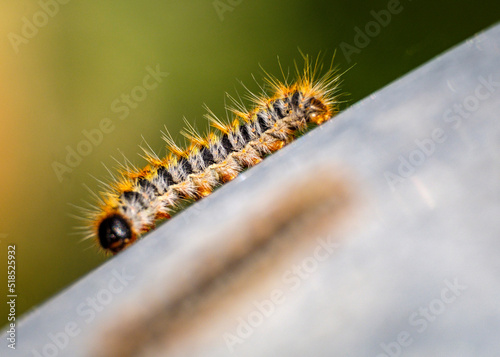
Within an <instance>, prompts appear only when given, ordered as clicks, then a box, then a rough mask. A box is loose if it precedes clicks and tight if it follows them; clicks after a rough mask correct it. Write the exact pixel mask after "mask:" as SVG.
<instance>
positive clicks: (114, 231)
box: [98, 214, 136, 253]
mask: <svg viewBox="0 0 500 357" xmlns="http://www.w3.org/2000/svg"><path fill="white" fill-rule="evenodd" d="M98 238H99V244H100V245H101V247H102V248H103V249H106V250H109V251H110V252H112V253H118V252H119V251H121V250H122V249H124V248H125V247H126V246H128V245H130V244H132V242H133V241H135V239H136V237H135V236H134V235H133V234H132V229H131V226H130V224H129V222H127V220H126V219H125V218H124V217H123V216H121V215H119V214H113V215H111V216H108V217H106V218H104V219H103V220H102V221H101V222H100V223H99V228H98Z"/></svg>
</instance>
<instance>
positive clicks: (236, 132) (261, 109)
mask: <svg viewBox="0 0 500 357" xmlns="http://www.w3.org/2000/svg"><path fill="white" fill-rule="evenodd" d="M304 62H305V63H304V69H303V70H299V69H298V68H297V66H296V78H295V81H294V82H293V83H291V84H289V83H288V81H287V80H286V78H285V79H284V80H283V81H281V80H278V79H277V78H276V77H274V76H271V75H268V74H267V75H266V78H265V81H266V83H267V85H268V86H269V87H270V89H271V91H272V92H273V95H271V96H268V95H267V94H266V93H265V92H264V90H263V93H262V94H260V95H257V94H253V93H249V94H250V95H249V97H250V100H251V101H252V102H253V108H252V109H251V110H246V109H244V108H243V106H241V105H239V106H238V109H230V110H231V112H232V113H233V114H234V117H233V119H232V120H231V121H230V122H228V123H224V122H222V121H221V120H219V119H218V118H217V117H216V116H215V115H214V114H213V113H212V112H210V111H209V114H207V115H206V117H207V118H208V120H209V121H210V122H211V126H212V127H214V128H215V129H217V132H209V133H208V134H207V135H205V136H201V135H199V134H197V133H196V132H195V131H194V129H193V128H192V127H191V128H189V130H186V132H184V133H183V135H184V136H186V137H187V138H188V139H189V141H190V144H189V145H188V147H187V148H186V149H182V148H180V147H179V146H177V145H176V144H175V143H174V141H173V140H172V138H171V137H170V136H165V137H164V139H165V140H166V141H167V147H168V149H169V154H168V155H167V156H166V157H165V158H163V159H161V158H159V157H158V156H156V155H155V154H153V153H151V152H149V151H147V150H145V152H146V157H145V158H146V160H147V161H148V165H147V166H146V167H144V168H142V169H136V168H132V169H131V168H129V167H128V165H127V167H125V166H124V167H122V168H121V170H120V179H118V180H117V181H116V182H114V183H113V184H111V185H110V186H109V188H108V189H107V190H106V191H105V192H101V195H100V196H99V197H98V203H97V206H96V207H94V209H92V210H87V212H86V216H87V220H88V223H89V224H88V226H87V228H88V229H89V230H90V232H88V237H89V238H93V239H97V241H98V243H99V245H100V246H101V247H102V248H103V249H104V250H105V251H107V252H109V253H112V254H116V253H118V252H119V251H121V250H123V249H124V248H126V247H128V246H130V245H131V244H132V243H134V242H135V241H136V240H137V239H138V238H139V237H140V235H141V234H142V233H144V232H147V231H149V230H150V229H152V228H154V225H155V221H156V220H158V219H166V218H170V216H171V214H172V213H173V212H175V211H176V210H177V209H178V207H179V204H180V203H181V202H182V201H183V200H186V199H191V200H197V199H200V198H202V197H204V196H207V195H209V194H210V193H211V192H212V191H213V190H214V188H216V187H217V186H220V185H222V184H224V183H225V182H228V181H230V180H232V179H233V178H235V177H236V176H237V175H238V173H240V172H241V171H242V170H244V169H246V168H249V167H251V166H254V165H256V164H258V163H259V162H260V161H262V159H263V158H264V157H265V156H266V155H268V154H271V153H273V152H274V151H277V150H279V149H281V148H282V147H283V146H284V145H286V144H287V143H289V142H290V141H292V140H293V139H294V138H295V137H296V135H297V134H298V133H300V132H303V131H305V130H306V129H307V128H308V127H310V126H311V125H319V124H321V123H323V122H325V121H327V120H330V119H331V118H332V117H333V116H334V115H335V114H337V113H338V111H339V103H340V102H339V100H338V85H339V77H340V75H338V74H337V71H336V70H335V69H334V68H332V66H330V68H329V69H328V70H327V71H326V73H324V74H322V75H321V74H320V72H321V70H322V66H321V65H320V64H319V61H318V60H316V61H315V62H314V63H311V61H310V59H309V57H307V56H304Z"/></svg>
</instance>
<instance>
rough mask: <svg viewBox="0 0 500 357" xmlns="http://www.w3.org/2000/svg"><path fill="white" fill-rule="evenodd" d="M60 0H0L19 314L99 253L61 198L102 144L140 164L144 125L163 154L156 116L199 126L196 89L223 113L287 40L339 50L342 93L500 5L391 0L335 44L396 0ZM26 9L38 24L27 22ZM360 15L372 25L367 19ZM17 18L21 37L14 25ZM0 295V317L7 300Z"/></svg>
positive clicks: (9, 227) (310, 48) (469, 31)
mask: <svg viewBox="0 0 500 357" xmlns="http://www.w3.org/2000/svg"><path fill="white" fill-rule="evenodd" d="M61 1H62V0H61ZM45 2H47V3H52V1H51V0H43V1H42V3H45ZM66 2H67V4H60V5H59V8H58V9H56V8H55V7H54V6H51V7H49V8H48V9H49V10H47V11H49V12H52V15H53V16H48V15H46V16H45V17H44V15H43V14H42V15H40V11H42V7H41V3H40V2H39V1H27V0H21V1H16V2H5V1H4V2H2V4H1V5H0V19H1V21H0V23H1V33H0V35H1V39H2V41H1V48H0V56H1V57H0V120H1V129H0V135H1V140H0V146H1V148H0V152H1V154H0V155H1V156H0V157H1V165H0V167H1V170H2V173H3V174H2V175H1V176H0V180H1V183H0V187H1V190H2V191H1V202H2V204H1V208H0V209H1V212H0V261H1V264H2V267H3V269H4V272H5V273H2V274H0V276H1V279H0V285H1V287H2V289H1V290H0V291H1V292H2V296H5V295H6V284H7V269H6V266H7V265H6V262H7V245H8V244H11V243H14V244H16V246H17V261H16V263H17V293H18V301H17V302H18V304H17V312H18V315H20V314H22V313H23V312H25V311H27V310H28V309H30V308H32V307H33V306H35V305H37V304H39V303H41V302H42V301H43V300H45V299H47V298H49V297H50V296H51V295H54V294H55V293H56V292H58V291H60V290H61V289H63V288H64V287H66V286H68V285H69V284H71V283H72V282H74V281H75V280H77V279H78V278H80V277H82V276H83V275H85V274H86V273H88V272H89V271H91V270H92V269H94V268H95V267H97V266H98V265H100V264H102V263H103V262H104V261H105V260H106V259H107V258H106V257H105V256H104V255H102V254H100V253H99V251H98V250H97V249H96V248H94V247H92V244H91V243H90V242H88V241H87V242H83V243H82V242H80V237H78V236H74V235H71V234H70V233H71V232H73V231H74V230H73V228H74V226H76V225H78V222H77V221H76V220H75V219H73V218H71V217H70V216H69V215H68V214H69V213H75V210H74V209H72V208H71V207H70V206H69V205H68V203H73V204H81V200H82V199H89V194H88V192H86V190H85V189H84V188H83V186H82V185H83V184H86V185H88V186H90V187H91V188H92V189H96V188H97V183H96V181H95V180H94V179H93V178H92V177H91V176H90V175H93V176H95V177H98V178H103V177H107V176H108V174H107V173H106V170H105V169H104V167H103V165H102V164H101V163H105V164H106V165H108V166H110V167H113V166H115V162H114V161H113V160H112V158H111V155H113V156H115V157H120V156H121V155H120V153H119V151H118V149H119V150H121V151H122V152H123V153H125V155H126V156H127V157H128V158H129V159H131V160H132V161H133V162H135V163H136V164H139V165H143V163H144V162H143V160H142V159H141V158H140V157H139V156H138V155H137V154H138V152H139V149H138V145H139V144H141V142H142V138H141V135H142V136H143V137H144V138H145V139H146V140H147V141H148V143H149V144H150V145H151V146H152V147H153V148H154V149H155V150H156V151H157V152H159V153H161V154H164V153H165V150H164V149H163V146H164V144H163V142H162V141H161V139H160V136H161V135H160V130H162V129H163V126H164V125H165V124H166V125H167V126H168V128H169V130H170V132H171V133H172V134H173V135H174V137H177V138H179V139H180V136H179V135H177V133H178V132H179V131H180V130H181V128H182V127H183V122H182V118H183V117H184V116H185V117H186V118H187V119H188V120H189V121H190V122H192V123H195V125H196V126H197V127H198V128H200V129H204V128H205V127H206V123H205V121H204V120H203V118H202V115H203V114H204V112H205V111H204V110H203V108H202V105H203V104H204V103H206V104H207V105H208V106H209V107H210V108H211V109H212V110H213V111H214V112H215V113H216V114H218V115H219V116H223V115H224V93H225V92H226V91H227V92H229V93H231V94H233V95H236V94H237V93H240V94H244V93H245V90H244V89H243V88H242V86H241V85H240V84H239V80H241V81H243V83H245V84H246V85H247V86H248V87H249V88H250V89H252V90H257V88H258V85H257V84H256V83H255V82H254V80H253V79H252V74H254V75H256V78H258V79H260V78H261V74H262V72H261V70H260V68H259V65H262V67H263V68H265V69H266V70H267V71H269V72H270V73H274V74H276V75H278V74H279V67H278V61H277V56H279V58H280V61H281V63H282V65H283V66H284V67H285V68H286V67H290V66H292V65H293V61H294V60H300V54H299V51H298V48H300V50H302V51H303V52H304V53H309V54H312V55H317V54H318V53H319V52H321V53H322V54H325V55H326V57H327V58H331V56H332V55H333V53H334V51H335V50H337V56H336V62H337V64H338V65H339V66H340V67H341V68H342V69H347V68H349V67H351V66H352V65H353V64H356V65H355V66H354V67H353V68H352V69H350V70H349V71H348V72H347V73H346V74H345V76H344V85H343V89H344V91H345V92H348V93H350V96H349V97H348V99H349V103H350V104H353V103H355V102H357V101H358V100H360V99H362V98H364V97H366V96H368V95H370V94H371V93H372V92H374V91H376V90H378V89H379V88H381V87H382V86H384V85H386V84H388V83H390V82H391V81H393V80H395V79H397V78H398V77H400V76H402V75H404V74H405V73H407V72H409V71H410V70H412V69H414V68H415V67H417V66H419V65H420V64H422V63H424V62H426V61H428V60H429V59H431V58H433V57H434V56H436V55H438V54H440V53H441V52H443V51H445V50H447V49H448V48H450V47H451V46H454V45H456V44H457V43H459V42H461V41H463V40H465V39H467V38H469V37H471V36H473V35H474V34H475V33H476V32H478V31H480V30H483V29H485V28H487V27H489V26H490V25H492V24H494V23H495V22H497V21H498V20H499V14H500V2H493V1H485V2H472V1H451V0H447V1H430V0H418V1H415V0H414V1H410V0H406V1H401V2H400V4H399V6H397V7H396V8H397V9H398V10H401V11H400V12H399V13H397V14H393V15H392V16H391V19H390V21H389V23H388V24H387V25H386V26H385V27H383V26H379V33H378V34H377V35H374V36H373V37H372V38H370V40H369V43H365V44H364V45H365V47H364V48H363V49H359V48H358V50H357V51H356V52H353V53H351V54H350V56H346V55H345V54H344V51H343V50H342V48H341V44H342V43H344V49H345V44H348V45H350V46H355V45H356V44H355V42H354V37H355V35H356V29H355V28H356V27H358V28H359V29H361V31H363V32H364V33H366V31H365V27H366V26H367V24H370V21H374V15H373V12H372V10H373V11H375V12H380V11H381V10H386V9H387V8H388V6H392V5H391V4H393V5H395V4H396V2H395V1H370V2H368V1H367V2H356V1H347V0H342V1H339V0H331V1H308V2H306V1H291V0H288V1H274V2H269V1H262V0H257V1H256V0H254V1H249V0H243V1H238V0H221V1H213V0H206V1H182V2H181V1H177V2H174V1H142V2H138V1H137V2H135V1H119V2H118V1H115V2H109V1H108V2H104V1H97V0H87V1H74V0H73V1H69V2H68V1H67V0H66ZM34 17H35V18H34ZM25 19H27V21H28V22H30V23H33V21H35V22H36V23H38V24H39V25H42V26H41V27H39V28H38V27H37V28H36V30H37V33H36V34H34V32H35V31H36V30H33V28H32V29H31V31H32V32H31V33H30V32H29V29H28V27H29V25H25V23H26V22H25V21H26V20H25ZM45 20H46V21H45ZM368 26H369V29H368V30H369V31H370V30H371V31H376V30H377V28H376V26H375V25H373V23H372V24H371V25H368ZM370 26H372V27H371V28H370ZM23 27H24V32H25V34H26V33H27V34H28V35H29V36H30V37H31V38H26V37H24V40H20V39H19V38H20V36H23ZM26 31H28V32H26ZM365 42H367V41H365ZM351 49H352V48H351ZM327 61H328V60H327ZM157 65H158V66H159V68H160V69H161V70H162V71H164V72H168V73H169V76H168V77H167V78H165V79H163V81H162V82H161V83H160V84H159V85H158V87H157V88H156V89H154V90H151V91H148V92H147V97H146V98H145V99H144V100H143V101H142V102H140V103H137V107H135V108H131V109H130V113H129V115H128V116H127V117H126V118H124V119H119V116H120V113H117V112H116V110H115V111H113V110H112V108H111V104H112V103H113V102H114V101H115V100H116V99H117V98H120V97H121V96H122V94H130V91H131V90H132V89H133V88H134V87H135V86H137V85H141V84H142V80H143V78H144V76H145V75H146V74H147V71H146V67H147V66H151V67H153V68H155V67H156V66H157ZM103 118H109V119H110V120H111V121H112V123H113V127H114V130H113V131H112V132H111V133H108V134H104V136H103V140H102V143H100V144H99V145H96V146H93V147H92V150H91V153H90V154H89V155H87V156H85V157H83V159H82V161H81V163H80V164H78V165H77V166H76V167H74V168H72V170H71V172H67V173H65V174H63V176H62V179H61V180H60V179H58V177H57V175H56V173H55V171H54V169H53V164H54V162H60V163H61V164H66V163H65V160H66V154H67V152H66V150H67V149H66V148H67V146H70V147H71V148H73V149H76V148H77V145H78V143H79V142H81V141H82V140H84V139H85V137H84V135H83V131H84V130H91V129H95V128H98V127H99V123H100V122H101V120H102V119H103ZM180 141H181V140H179V142H180ZM360 144H362V143H360ZM145 264H147V262H145ZM0 306H1V308H0V311H1V314H0V316H2V317H1V320H0V321H1V322H0V325H4V324H5V323H6V322H7V318H6V315H7V306H6V304H5V303H2V304H0Z"/></svg>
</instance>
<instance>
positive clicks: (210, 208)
mask: <svg viewBox="0 0 500 357" xmlns="http://www.w3.org/2000/svg"><path fill="white" fill-rule="evenodd" d="M499 64H500V26H498V25H497V26H496V27H494V28H491V29H490V30H488V31H487V32H485V33H482V34H479V35H477V36H476V37H474V38H473V39H471V40H469V41H467V42H465V43H464V44H462V45H460V46H459V47H456V48H454V49H452V50H451V51H449V52H447V53H445V54H444V55H442V56H439V57H437V58H436V59H434V60H433V61H431V62H430V63H428V64H426V65H424V66H422V67H421V68H419V69H417V70H415V71H413V72H412V73H410V74H408V75H406V76H405V77H403V78H401V79H400V80H398V81H396V82H394V83H392V84H391V85H389V86H387V87H386V88H384V89H382V90H380V91H379V92H376V93H374V94H373V95H372V96H370V97H369V98H366V99H365V100H363V101H361V102H359V103H357V104H356V105H354V106H352V107H351V108H349V109H348V110H347V111H345V112H343V113H342V114H340V115H339V116H338V117H337V118H336V119H335V120H334V121H332V122H329V123H326V124H325V125H323V126H322V127H320V128H318V129H317V130H314V131H312V132H310V133H308V134H307V135H306V136H304V137H302V138H301V139H299V140H298V141H296V142H295V143H293V144H292V145H290V146H289V147H287V148H285V149H283V150H282V151H280V152H278V153H276V154H275V155H273V156H272V157H270V158H268V159H266V160H265V161H264V162H263V163H262V164H260V165H258V166H257V167H256V168H254V169H252V170H249V171H247V172H245V173H244V174H243V175H242V176H241V177H239V178H237V179H236V180H235V181H234V182H231V183H230V184H228V185H226V186H225V187H223V188H222V189H220V190H218V191H217V192H216V193H215V194H214V195H212V196H210V197H208V198H207V199H204V200H203V201H202V202H199V203H198V204H196V205H194V206H192V207H190V208H189V209H188V210H186V211H185V212H183V213H182V214H180V215H179V216H178V217H176V218H175V219H173V220H172V221H171V222H169V223H168V224H166V225H163V226H162V227H161V228H160V229H158V230H156V231H154V232H152V234H150V235H149V236H148V237H147V239H145V240H143V241H141V242H139V243H138V244H136V245H135V246H134V247H132V248H131V249H129V250H127V251H125V252H124V253H123V254H120V255H119V256H117V257H115V258H114V259H111V260H110V261H108V262H107V263H106V264H103V265H102V266H101V267H99V268H98V269H96V270H95V271H93V272H92V273H90V274H89V275H88V276H86V277H84V278H83V279H82V280H80V281H79V282H77V283H75V284H74V285H72V286H71V287H69V288H68V289H67V290H66V291H63V292H62V293H61V294H59V295H57V296H56V297H54V298H53V299H52V300H50V301H48V302H47V303H46V304H44V305H43V306H41V307H40V308H38V309H36V310H35V311H33V312H31V313H30V314H28V315H27V316H25V317H24V319H23V320H22V322H21V323H20V325H19V326H18V349H17V350H16V351H11V350H9V349H7V346H6V343H5V336H2V340H3V341H4V342H3V343H2V344H1V345H0V351H1V352H0V353H1V354H2V355H30V356H33V355H35V356H37V355H36V354H34V353H33V352H32V349H36V350H37V351H38V352H39V353H40V354H41V355H43V353H42V349H43V348H44V346H47V344H50V343H52V342H51V339H50V335H49V334H53V335H55V334H58V333H59V335H58V336H59V338H60V341H61V342H62V343H63V344H66V346H64V348H63V349H62V351H61V350H58V351H56V353H55V354H50V355H59V356H62V355H65V356H66V355H67V356H86V355H88V353H89V352H88V351H89V348H91V346H92V344H93V342H94V338H95V337H96V336H95V334H94V332H95V331H99V329H100V327H101V325H102V323H103V322H105V321H109V319H111V318H115V317H116V313H117V312H116V311H117V307H119V306H121V304H122V303H126V302H127V301H134V299H138V298H140V296H141V294H144V292H145V291H153V290H154V289H155V285H156V284H157V281H158V276H168V275H169V274H173V273H172V271H182V267H183V265H189V264H190V261H184V260H183V257H185V256H186V254H188V253H189V252H190V250H192V249H196V247H198V246H200V245H201V244H203V243H204V242H203V241H205V243H206V240H207V239H208V238H207V237H210V234H208V233H207V232H211V231H213V230H214V229H216V228H217V227H220V226H224V225H226V224H227V222H231V221H232V220H234V219H237V217H239V216H241V215H243V214H245V210H247V209H249V208H248V206H247V205H250V206H251V205H258V203H259V197H260V196H259V195H265V194H266V189H272V188H273V187H276V185H279V184H280V180H286V177H287V175H294V174H295V173H297V172H298V171H301V172H309V173H310V174H314V172H311V171H313V170H314V167H317V166H316V165H318V164H319V165H321V166H323V167H326V168H327V169H328V168H331V170H332V171H333V170H336V169H337V168H339V167H340V168H342V169H345V171H346V172H349V175H350V177H352V180H351V184H352V185H353V186H354V189H355V190H356V191H357V193H358V195H359V196H360V197H362V200H361V203H360V205H359V206H358V209H359V214H357V215H355V216H356V217H358V218H357V221H356V223H355V224H354V225H352V226H351V228H350V231H348V232H347V233H345V235H344V239H343V242H342V244H341V247H340V248H339V249H338V250H337V251H336V252H335V254H333V255H332V256H330V258H329V259H328V260H327V261H324V262H321V264H320V265H319V269H318V270H317V271H315V272H314V274H311V276H310V277H309V278H308V279H305V280H304V281H303V282H302V284H301V286H300V288H299V289H297V290H296V291H293V292H287V296H286V299H285V302H284V303H282V304H280V305H279V306H277V307H276V311H275V312H274V314H273V315H272V316H270V317H269V318H267V319H265V320H264V322H263V323H262V324H260V325H259V326H258V327H257V328H255V330H254V332H253V334H252V336H250V337H249V338H248V339H246V340H245V342H244V343H242V344H238V345H236V346H235V351H234V353H231V352H230V351H229V349H228V348H227V346H226V344H225V343H224V339H223V338H222V336H216V337H215V338H210V337H207V338H206V339H205V340H202V341H201V342H199V343H198V344H199V346H196V348H203V355H205V356H226V355H227V356H230V355H238V356H266V355H269V356H274V355H281V356H305V355H314V356H337V355H338V356H377V355H379V354H380V355H381V356H383V355H384V354H383V353H384V350H383V349H382V347H381V346H382V344H391V346H392V348H393V355H404V356H425V355H443V356H444V355H450V356H451V355H459V356H499V355H500V341H499V338H498V336H500V310H499V304H498V301H499V300H500V283H499V273H500V259H498V257H499V255H500V239H499V238H500V237H499V235H500V229H499V228H500V221H499V219H498V217H499V215H500V185H499V182H500V181H499V179H500V157H499V155H500V150H499V149H500V126H499V124H498V116H499V113H500V86H497V87H493V88H490V89H491V91H492V92H488V90H487V89H484V88H483V89H478V87H480V86H481V85H482V81H483V79H481V78H484V79H486V80H487V79H488V78H493V80H494V81H496V82H497V83H500V66H499ZM478 94H479V96H480V97H485V96H486V95H488V94H489V95H488V98H483V99H476V100H474V99H471V98H473V97H474V96H477V95H478ZM476 98H477V97H476ZM476 103H477V105H476ZM471 104H473V105H474V107H473V108H470V107H469V108H470V109H471V110H470V111H468V112H467V113H466V114H467V115H466V116H467V118H463V119H461V120H460V122H459V123H456V122H454V121H451V122H448V121H447V119H446V118H450V116H449V111H450V110H451V111H454V110H456V107H454V106H455V105H461V106H464V105H465V106H468V105H471ZM436 130H442V132H443V133H444V135H445V139H444V140H442V142H440V143H436V144H435V147H434V150H432V152H431V153H430V154H428V155H427V154H423V155H424V156H423V157H424V159H423V160H422V163H420V164H419V165H415V166H416V167H415V168H414V172H412V174H411V175H409V176H408V177H405V178H402V179H401V182H399V183H397V184H395V186H391V185H390V184H389V183H388V181H387V178H386V176H387V173H388V172H391V173H393V174H395V175H396V174H398V167H399V166H400V164H401V157H403V158H405V159H407V160H408V158H409V156H410V155H413V156H412V157H413V158H417V156H418V155H419V154H418V153H417V152H416V151H420V152H422V151H421V149H419V146H418V145H417V143H416V140H426V139H428V138H431V136H432V133H433V132H435V131H436ZM412 153H413V154H412ZM400 155H401V156H400ZM311 168H313V169H311ZM235 202H236V203H237V204H235ZM214 227H216V228H214ZM299 262H300V259H299ZM123 270H125V271H126V272H127V274H129V275H130V276H133V278H132V279H131V280H130V281H128V280H127V281H126V282H125V283H120V282H119V280H113V279H114V278H113V274H114V273H113V272H115V274H116V272H122V271H123ZM454 281H457V282H458V284H459V285H460V286H462V287H464V288H463V289H462V290H459V291H458V292H457V293H456V299H454V301H453V302H451V301H449V299H452V298H453V296H455V294H453V293H450V292H445V295H444V297H441V294H442V292H443V290H444V289H446V288H447V286H448V285H449V284H450V282H454ZM122 288H123V289H122ZM166 289H168V287H166ZM110 290H114V291H115V292H114V293H111V294H109V293H108V292H109V291H110ZM118 290H121V291H118ZM97 295H99V296H100V298H101V299H104V300H106V301H107V302H109V304H108V305H106V306H105V307H104V308H103V309H102V311H100V310H101V307H100V306H98V307H97V308H93V310H92V311H94V314H95V318H94V319H92V321H90V317H91V313H90V309H89V305H88V300H87V299H88V298H92V297H95V296H97ZM243 299H244V297H243ZM444 300H446V301H448V302H446V303H443V301H444ZM135 301H138V300H135ZM440 301H441V303H440ZM424 307H431V308H433V309H434V311H436V310H435V309H438V310H439V309H441V307H442V309H441V310H439V311H438V312H439V313H438V314H437V315H432V316H431V317H430V318H429V319H426V320H425V321H426V322H425V328H423V327H424V321H423V320H422V319H423V316H422V315H419V316H418V317H414V318H413V320H411V317H412V316H413V315H412V314H419V313H420V312H421V311H422V310H419V309H421V308H424ZM143 308H147V306H143ZM118 309H119V308H118ZM98 310H99V311H98ZM232 314H233V315H234V318H237V317H238V316H243V317H244V316H245V314H246V313H245V312H237V311H236V312H234V311H233V312H232ZM233 315H231V313H230V312H227V316H229V317H227V316H226V318H229V319H231V318H232V316H233ZM86 319H87V321H86ZM411 321H413V323H412V322H411ZM68 324H69V326H70V329H71V327H72V326H73V325H74V326H73V327H75V326H76V329H77V331H78V333H77V334H76V336H75V337H69V338H67V341H66V338H64V337H62V335H60V332H61V331H64V329H65V328H66V326H68ZM217 328H218V329H220V330H221V331H225V330H227V331H230V332H231V330H230V329H229V327H228V326H218V327H214V329H215V330H217ZM419 328H422V329H423V331H419ZM228 329H229V330H228ZM405 331H406V333H407V336H409V337H408V340H407V341H411V342H409V343H408V345H407V346H403V347H395V344H394V341H396V340H397V338H398V335H400V334H401V333H403V334H404V333H405ZM192 338H193V342H194V341H196V336H193V337H192ZM179 346H180V347H179V348H178V349H177V350H176V351H177V354H179V355H196V352H197V351H196V348H194V347H192V345H190V344H189V343H186V344H184V345H183V344H180V345H179ZM190 346H191V347H192V348H191V347H190ZM45 348H47V347H45ZM399 348H400V350H399ZM198 352H199V351H198ZM386 355H388V354H386Z"/></svg>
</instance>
